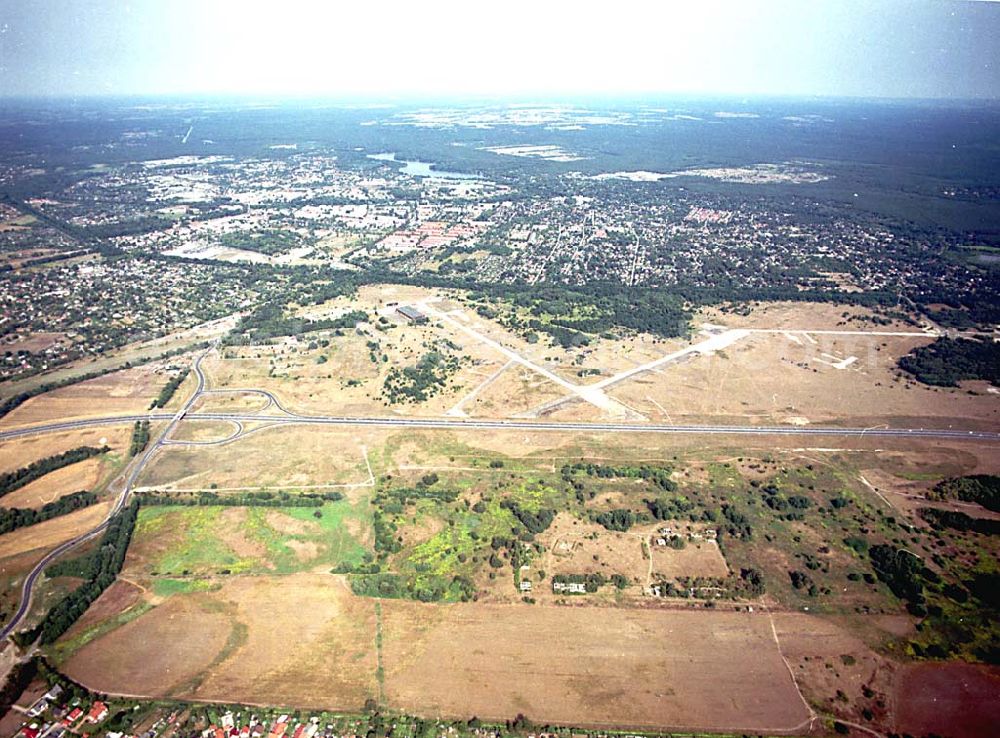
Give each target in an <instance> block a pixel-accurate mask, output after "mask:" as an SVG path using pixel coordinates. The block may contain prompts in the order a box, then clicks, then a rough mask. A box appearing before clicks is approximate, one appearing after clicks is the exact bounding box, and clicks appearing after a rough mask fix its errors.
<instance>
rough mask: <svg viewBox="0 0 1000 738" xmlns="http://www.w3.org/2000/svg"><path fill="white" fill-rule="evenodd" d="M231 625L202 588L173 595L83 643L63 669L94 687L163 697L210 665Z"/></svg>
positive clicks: (226, 636)
mask: <svg viewBox="0 0 1000 738" xmlns="http://www.w3.org/2000/svg"><path fill="white" fill-rule="evenodd" d="M232 627H233V626H232V623H231V621H230V618H229V616H228V615H227V614H226V613H225V612H223V611H222V610H221V609H219V608H214V607H212V606H211V602H210V598H209V597H208V596H207V594H206V593H197V594H194V595H187V596H177V597H171V598H170V599H169V600H167V601H166V602H164V603H163V604H161V605H158V606H157V607H155V608H153V609H152V610H150V611H149V612H147V613H145V614H144V615H142V616H141V617H138V618H136V619H135V620H133V621H131V622H128V623H125V624H124V625H122V626H121V627H119V628H116V629H114V630H113V631H111V632H110V633H108V634H107V635H104V636H102V637H100V638H96V639H94V640H93V641H91V642H90V643H88V644H87V645H85V646H84V647H83V648H81V649H80V650H79V651H77V652H76V653H75V654H73V656H72V657H71V658H70V659H69V661H67V662H66V664H65V665H64V670H65V671H66V673H67V674H68V675H69V676H70V677H71V678H73V679H75V680H77V681H79V682H81V683H83V684H85V685H87V686H88V687H90V688H91V689H94V690H97V691H101V692H111V693H121V694H136V695H143V696H150V697H165V696H167V695H170V694H171V693H172V691H173V690H174V689H176V688H178V687H179V686H180V685H182V684H184V683H186V682H189V681H190V680H192V679H195V678H197V677H198V675H199V673H200V672H202V671H203V670H204V669H206V668H207V667H208V665H209V664H210V663H211V662H212V660H213V659H214V658H215V655H216V654H218V653H219V652H220V651H221V650H222V648H223V646H224V645H225V643H226V640H227V639H228V638H229V635H230V632H231V630H232Z"/></svg>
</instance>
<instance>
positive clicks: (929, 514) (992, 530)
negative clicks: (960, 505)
mask: <svg viewBox="0 0 1000 738" xmlns="http://www.w3.org/2000/svg"><path fill="white" fill-rule="evenodd" d="M917 512H919V513H920V517H922V518H923V519H924V520H926V521H927V522H928V523H930V525H931V527H932V528H934V530H942V529H943V528H951V529H953V530H959V531H963V532H964V531H972V532H973V533H981V534H982V535H985V536H995V535H1000V520H990V519H988V518H974V517H972V516H970V515H966V514H965V513H963V512H957V511H955V510H938V509H937V508H934V507H922V508H920V509H919V510H918V511H917Z"/></svg>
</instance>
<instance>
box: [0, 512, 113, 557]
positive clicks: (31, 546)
mask: <svg viewBox="0 0 1000 738" xmlns="http://www.w3.org/2000/svg"><path fill="white" fill-rule="evenodd" d="M110 510H111V503H110V502H99V503H97V504H95V505H91V506H90V507H86V508H84V509H82V510H76V511H74V512H71V513H69V514H67V515H61V516H60V517H57V518H52V519H51V520H46V521H45V522H44V523H38V524H37V525H32V526H30V527H27V528H20V529H18V530H15V531H13V532H11V533H5V534H3V535H2V536H0V559H5V558H7V557H8V556H16V555H17V554H21V553H26V552H28V551H34V550H36V549H49V548H53V547H55V546H58V545H59V544H60V543H62V542H63V541H68V540H69V539H70V538H73V537H74V536H76V535H78V534H79V533H82V532H84V531H87V530H90V529H91V528H93V527H94V526H96V525H97V524H98V523H100V522H101V520H103V519H104V517H105V516H107V514H108V512H109V511H110Z"/></svg>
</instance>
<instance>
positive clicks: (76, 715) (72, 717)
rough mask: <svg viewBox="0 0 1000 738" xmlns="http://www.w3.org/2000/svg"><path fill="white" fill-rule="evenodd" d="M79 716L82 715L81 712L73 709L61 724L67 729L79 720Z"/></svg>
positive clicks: (78, 709)
mask: <svg viewBox="0 0 1000 738" xmlns="http://www.w3.org/2000/svg"><path fill="white" fill-rule="evenodd" d="M81 715H83V710H81V709H80V708H79V707H74V708H73V712H71V713H70V714H69V715H67V716H66V717H64V718H63V721H62V724H63V725H64V726H65V727H67V728H68V727H69V726H71V725H72V724H73V723H75V722H76V721H77V720H79V719H80V716H81Z"/></svg>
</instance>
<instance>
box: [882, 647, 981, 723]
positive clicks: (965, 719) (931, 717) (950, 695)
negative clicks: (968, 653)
mask: <svg viewBox="0 0 1000 738" xmlns="http://www.w3.org/2000/svg"><path fill="white" fill-rule="evenodd" d="M895 693H896V706H897V718H896V729H897V730H898V731H900V732H903V733H909V734H910V735H929V734H931V733H934V734H937V735H947V736H951V737H953V738H984V737H985V736H990V735H996V731H997V726H998V725H1000V700H998V699H997V695H998V694H1000V669H998V668H997V667H988V666H981V665H977V664H964V663H954V662H953V663H940V664H938V663H935V664H931V663H926V664H912V665H908V666H905V667H903V668H902V669H901V670H900V672H899V678H898V681H897V683H896V690H895Z"/></svg>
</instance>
